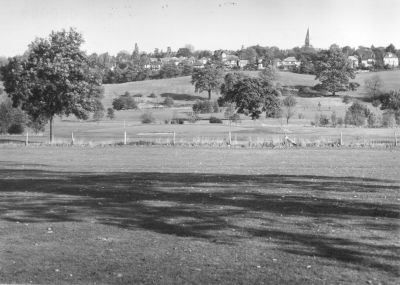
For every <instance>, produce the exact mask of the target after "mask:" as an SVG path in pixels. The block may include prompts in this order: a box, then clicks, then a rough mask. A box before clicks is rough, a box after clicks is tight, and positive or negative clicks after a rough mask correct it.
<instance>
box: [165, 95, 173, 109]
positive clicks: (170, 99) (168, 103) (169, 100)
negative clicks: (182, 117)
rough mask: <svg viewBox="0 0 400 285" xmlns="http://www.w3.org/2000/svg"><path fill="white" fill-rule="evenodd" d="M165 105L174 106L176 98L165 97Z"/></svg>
mask: <svg viewBox="0 0 400 285" xmlns="http://www.w3.org/2000/svg"><path fill="white" fill-rule="evenodd" d="M163 105H164V106H166V107H172V106H174V99H172V98H171V97H167V98H165V99H164V102H163Z"/></svg>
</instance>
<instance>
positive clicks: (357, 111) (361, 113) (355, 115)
mask: <svg viewBox="0 0 400 285" xmlns="http://www.w3.org/2000/svg"><path fill="white" fill-rule="evenodd" d="M370 115H371V111H370V110H369V109H368V107H367V106H365V105H364V104H361V103H360V102H354V103H353V104H352V105H351V106H350V108H349V109H348V110H347V111H346V115H345V118H344V120H345V123H346V125H355V126H363V125H364V124H365V121H366V119H367V118H368V117H369V116H370Z"/></svg>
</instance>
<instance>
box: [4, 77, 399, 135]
mask: <svg viewBox="0 0 400 285" xmlns="http://www.w3.org/2000/svg"><path fill="white" fill-rule="evenodd" d="M247 73H248V74H250V75H252V76H256V74H257V72H247ZM375 74H379V75H380V76H381V78H382V79H383V81H384V82H385V87H386V88H387V89H398V88H399V87H400V85H399V79H398V78H400V71H399V70H396V71H383V72H378V73H360V74H358V75H357V78H356V79H355V80H356V81H357V82H359V83H360V84H361V87H360V88H359V89H358V91H356V92H346V93H342V94H340V95H344V94H349V95H351V96H353V97H357V98H359V97H363V96H365V94H364V88H363V84H364V81H365V79H366V78H368V77H370V76H373V75H375ZM279 82H281V84H282V85H289V86H296V85H305V86H312V85H314V84H316V83H317V82H316V81H315V80H314V76H312V75H301V74H294V73H290V72H281V73H280V74H279ZM126 91H128V92H130V93H131V94H132V95H134V94H138V93H141V94H143V97H142V98H137V99H138V100H139V101H141V102H142V103H140V104H141V107H142V109H141V110H127V111H117V112H116V119H115V120H114V121H108V120H103V121H101V122H98V123H96V122H91V121H87V122H82V121H79V120H77V119H75V118H73V117H72V118H65V117H64V118H62V119H60V118H56V120H55V136H56V139H57V138H58V139H59V140H61V141H65V140H69V138H70V137H71V133H72V132H74V134H75V136H76V138H77V139H78V140H80V141H82V142H89V141H93V142H105V143H107V142H114V141H121V140H122V139H123V126H124V121H125V125H126V126H127V132H128V137H129V138H131V139H134V138H136V139H137V138H140V136H138V134H141V133H149V132H158V133H160V132H174V131H175V132H176V133H177V135H178V137H179V138H182V139H188V138H190V139H197V138H199V137H204V138H208V137H212V138H220V139H225V138H226V137H227V133H228V132H229V130H231V131H232V132H233V135H236V136H238V137H240V136H241V137H242V138H244V139H245V138H246V137H252V136H253V137H254V138H259V139H268V138H271V137H272V136H276V135H280V136H282V135H283V134H284V133H285V132H286V133H289V134H291V135H292V136H294V137H295V138H306V139H309V138H310V137H312V138H313V139H318V138H319V137H321V136H336V137H338V136H339V135H340V133H341V132H342V133H343V134H344V135H345V136H347V138H349V139H354V138H357V139H364V138H365V137H367V138H382V137H391V138H392V137H393V133H394V131H393V129H365V128H362V129H359V128H313V127H311V125H310V123H311V121H313V120H314V117H315V115H316V114H317V113H323V114H325V115H326V116H328V118H329V117H330V116H331V114H332V112H335V113H336V115H337V116H338V117H344V114H345V111H346V108H348V106H349V105H346V104H344V103H343V102H342V99H341V98H340V97H318V98H300V97H299V98H297V101H298V104H297V106H296V114H295V116H294V117H293V118H292V119H291V121H290V125H286V123H285V121H284V120H283V119H281V120H276V119H268V120H266V119H261V120H258V121H257V122H252V121H251V120H249V118H248V117H245V116H242V119H243V122H242V123H241V124H238V125H234V126H233V127H231V128H230V127H229V126H228V125H227V124H228V122H225V125H210V124H207V123H206V122H207V121H206V120H207V119H208V118H209V116H211V115H213V116H217V117H220V118H223V112H220V113H218V114H205V115H202V116H201V117H202V118H203V119H204V120H205V121H200V122H198V123H196V124H189V125H186V126H177V125H164V122H165V120H171V119H172V118H174V117H186V118H187V117H188V113H190V112H191V104H193V102H194V101H195V99H196V98H198V97H203V98H206V97H207V94H206V93H200V94H197V93H195V92H194V88H193V86H192V85H191V84H190V77H180V78H172V79H161V80H149V81H140V82H130V83H124V84H112V85H105V97H104V100H103V103H104V105H105V107H109V106H111V102H112V100H113V98H115V97H117V96H118V95H121V94H123V93H125V92H126ZM151 93H155V94H156V95H157V96H158V97H157V99H155V100H154V99H150V98H148V97H147V96H148V95H150V94H151ZM163 93H173V94H177V95H182V94H183V95H189V99H190V100H175V107H174V108H157V109H154V108H150V109H149V106H146V102H147V101H153V102H154V101H156V102H159V103H161V102H162V100H163V98H162V97H160V95H161V94H163ZM190 96H193V97H192V98H190ZM217 96H219V95H218V94H214V95H213V99H216V98H217ZM3 97H4V95H3ZM319 104H321V108H319V107H318V105H319ZM369 106H370V108H371V110H372V111H373V112H375V113H377V114H378V115H379V114H381V113H382V111H380V110H378V109H377V108H374V107H372V106H371V105H369ZM146 110H150V112H152V113H153V115H154V117H155V119H156V124H153V125H142V124H141V123H140V116H141V115H142V114H143V112H145V111H146ZM299 116H301V119H299ZM47 136H48V127H47V129H46V132H45V134H44V136H43V137H36V138H32V139H33V140H34V141H46V140H47ZM23 139H24V138H23V137H10V136H1V137H0V141H1V142H9V141H10V142H12V141H14V140H17V141H18V140H19V141H20V140H23ZM144 139H146V137H144Z"/></svg>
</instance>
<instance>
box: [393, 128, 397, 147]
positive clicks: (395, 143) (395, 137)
mask: <svg viewBox="0 0 400 285" xmlns="http://www.w3.org/2000/svg"><path fill="white" fill-rule="evenodd" d="M394 146H397V134H396V131H394Z"/></svg>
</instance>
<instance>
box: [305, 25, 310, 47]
mask: <svg viewBox="0 0 400 285" xmlns="http://www.w3.org/2000/svg"><path fill="white" fill-rule="evenodd" d="M305 47H310V28H307V35H306V40H305Z"/></svg>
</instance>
